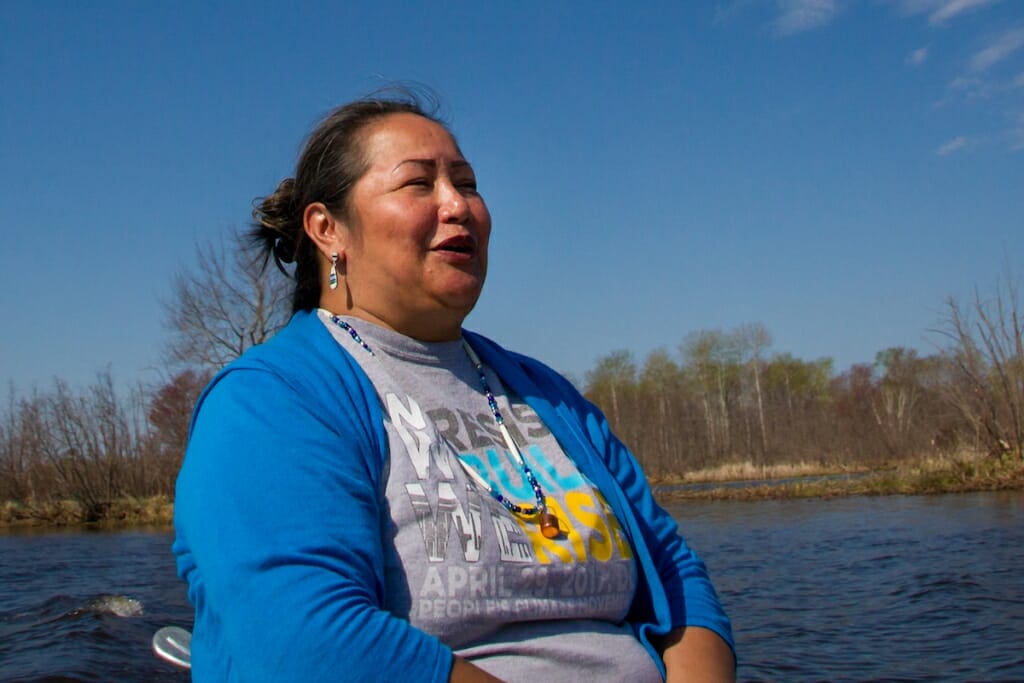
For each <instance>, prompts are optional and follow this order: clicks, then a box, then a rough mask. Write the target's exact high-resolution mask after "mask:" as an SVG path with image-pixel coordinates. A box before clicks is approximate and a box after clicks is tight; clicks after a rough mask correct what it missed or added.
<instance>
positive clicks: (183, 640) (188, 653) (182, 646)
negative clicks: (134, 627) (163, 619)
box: [153, 626, 192, 669]
mask: <svg viewBox="0 0 1024 683" xmlns="http://www.w3.org/2000/svg"><path fill="white" fill-rule="evenodd" d="M153 652H155V653H156V655H157V657H160V659H163V660H166V661H168V662H170V663H171V664H175V665H177V666H181V667H184V668H186V669H191V668H192V634H191V633H189V632H188V631H186V630H185V629H183V628H180V627H178V626H164V627H163V628H162V629H160V630H159V631H157V632H156V633H154V634H153Z"/></svg>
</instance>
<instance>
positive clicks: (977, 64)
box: [970, 26, 1024, 71]
mask: <svg viewBox="0 0 1024 683" xmlns="http://www.w3.org/2000/svg"><path fill="white" fill-rule="evenodd" d="M1022 47H1024V26H1018V27H1017V28H1015V29H1012V30H1010V31H1007V32H1005V33H1003V34H1002V35H1001V36H999V37H998V38H996V39H995V40H993V41H992V43H991V44H989V45H988V46H987V47H986V48H985V49H983V50H981V51H979V52H977V53H976V54H975V55H974V56H973V57H971V62H970V66H971V70H972V71H985V70H987V69H989V68H991V67H992V66H994V65H996V64H998V63H999V62H1001V61H1003V60H1004V59H1006V58H1007V57H1009V56H1010V55H1012V54H1013V53H1014V52H1016V51H1017V50H1019V49H1021V48H1022Z"/></svg>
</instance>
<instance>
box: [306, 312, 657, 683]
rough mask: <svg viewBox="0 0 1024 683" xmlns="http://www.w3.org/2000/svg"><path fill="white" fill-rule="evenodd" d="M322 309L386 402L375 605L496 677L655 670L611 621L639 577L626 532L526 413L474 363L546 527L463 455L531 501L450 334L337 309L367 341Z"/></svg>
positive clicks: (626, 631) (645, 675)
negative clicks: (394, 327) (424, 338)
mask: <svg viewBox="0 0 1024 683" xmlns="http://www.w3.org/2000/svg"><path fill="white" fill-rule="evenodd" d="M319 315H320V318H321V320H322V321H323V323H324V325H325V326H326V327H327V329H328V330H329V331H330V332H331V334H332V335H333V336H334V338H335V339H336V340H337V341H338V343H339V344H341V345H342V347H343V348H345V350H347V351H348V352H349V354H351V355H352V356H353V357H354V358H355V360H356V361H357V362H358V363H359V364H360V366H361V367H362V368H363V370H364V371H366V374H367V375H368V376H369V378H370V380H371V381H372V382H373V385H374V387H375V389H376V390H377V394H378V396H379V398H380V401H381V405H382V407H383V411H384V415H385V427H386V430H387V435H388V442H389V449H390V459H389V468H390V470H389V472H388V476H387V488H386V498H387V503H388V506H389V513H390V518H391V521H392V525H391V528H390V530H389V534H388V535H389V538H388V539H386V542H385V565H386V566H385V568H384V574H385V582H386V585H385V603H386V604H385V607H386V609H388V610H389V611H390V612H392V613H393V614H395V615H397V616H399V617H402V618H404V619H408V620H409V622H410V623H411V624H412V625H414V626H416V627H417V628H419V629H422V630H423V631H426V632H427V633H431V634H433V635H435V636H437V637H438V638H440V639H441V640H442V641H443V642H445V643H446V644H447V645H449V646H450V647H451V648H452V649H453V650H455V652H456V653H457V654H459V655H460V656H462V657H465V658H466V659H469V660H470V661H472V662H473V663H474V664H476V665H477V666H479V667H481V668H483V669H486V670H487V671H489V672H491V673H492V674H494V675H495V676H497V677H499V678H501V679H503V680H506V681H520V680H521V681H531V683H532V682H533V681H536V680H544V678H543V677H548V678H549V679H551V680H558V679H559V677H561V679H563V680H577V679H584V678H586V679H590V680H594V681H626V680H628V681H637V682H643V681H660V680H661V676H660V674H659V672H658V669H657V667H656V665H655V663H654V661H653V660H652V659H651V657H650V655H649V654H648V653H647V651H646V650H645V649H644V647H643V646H642V645H641V644H640V643H639V641H638V640H637V639H636V637H635V636H634V635H633V631H632V628H631V627H630V626H629V624H627V623H625V622H624V621H623V620H624V618H625V615H626V613H627V611H628V610H629V606H630V603H631V602H632V599H633V593H634V591H635V589H636V564H635V561H634V559H633V555H632V552H631V550H630V548H629V544H628V543H627V542H626V540H625V536H624V534H623V532H622V530H621V527H620V526H619V523H618V521H617V520H616V518H615V515H614V514H613V513H612V511H611V509H610V507H609V506H608V504H607V503H606V502H605V500H604V498H603V497H602V496H601V494H600V492H599V491H598V490H597V489H596V488H595V487H594V486H593V484H591V483H590V481H588V480H587V478H586V477H584V476H583V475H582V474H581V473H580V472H579V470H578V469H577V468H576V466H575V465H574V464H573V462H572V461H571V460H569V458H568V457H567V456H566V455H565V453H564V451H563V450H562V448H561V446H559V444H558V442H557V441H556V440H555V439H554V437H553V436H552V434H551V432H550V431H549V430H548V428H547V427H545V426H544V424H543V422H542V421H541V420H540V418H539V417H538V416H537V414H536V413H535V412H534V411H533V410H532V409H531V408H530V407H529V406H528V405H527V404H526V403H524V402H523V401H522V400H521V399H520V398H519V397H517V396H515V395H509V394H507V393H506V391H505V389H504V387H503V386H502V384H501V382H500V381H499V379H498V377H497V376H496V375H494V373H493V372H491V371H490V369H486V375H487V380H488V383H489V384H490V387H491V391H492V392H493V393H494V396H495V398H496V399H497V402H498V406H499V410H500V411H501V413H502V415H503V416H504V419H505V424H506V426H507V427H508V428H509V431H511V432H512V434H513V436H514V438H515V440H516V442H517V443H518V445H519V448H520V450H521V451H522V454H523V457H524V458H525V460H526V462H527V464H528V465H529V467H530V469H531V470H532V471H533V473H534V476H535V477H536V479H537V481H538V483H540V485H541V488H542V489H543V491H544V495H545V499H546V502H547V505H548V509H549V510H550V511H551V512H553V513H554V514H555V515H556V516H557V517H558V520H559V528H560V529H561V530H562V532H563V533H562V534H561V535H560V536H559V537H557V538H554V539H548V538H545V537H544V536H543V535H542V534H541V532H540V528H539V524H538V520H537V519H536V517H524V516H522V515H517V514H513V513H511V512H510V511H508V510H507V509H505V508H504V507H503V506H502V505H501V504H500V503H499V502H498V501H497V500H495V499H494V498H493V497H492V495H491V494H490V493H489V492H488V491H487V490H486V489H484V488H482V487H481V486H480V485H479V484H478V483H477V482H476V481H475V480H474V479H473V478H472V477H471V476H469V475H468V474H467V473H466V471H465V469H464V467H466V466H468V467H473V468H475V469H476V470H477V472H479V473H480V474H481V475H482V476H483V478H484V479H485V480H486V481H487V482H489V483H490V484H491V485H492V486H495V487H496V488H497V489H498V490H499V491H500V492H501V494H502V495H504V496H505V497H506V498H509V499H510V500H512V501H513V502H515V503H518V504H519V505H521V506H523V507H526V506H532V505H534V504H535V497H534V493H533V490H532V489H531V487H530V485H529V483H528V482H527V480H526V477H525V475H524V473H523V471H522V469H521V468H520V467H519V465H518V464H517V462H516V461H515V459H514V458H512V456H511V455H510V454H509V452H508V449H507V448H506V446H505V442H504V439H503V438H502V436H501V434H500V432H499V431H498V429H497V424H496V422H495V418H494V415H493V413H492V411H491V410H490V408H489V406H488V403H487V399H486V397H485V396H484V394H483V392H482V390H481V389H480V381H479V375H478V373H477V371H476V368H475V367H474V366H473V365H472V363H471V361H470V360H469V358H468V356H467V355H466V353H465V351H464V349H463V348H462V343H461V342H441V343H424V342H419V341H416V340H414V339H410V338H408V337H405V336H402V335H400V334H398V333H395V332H393V331H391V330H387V329H384V328H381V327H378V326H376V325H373V324H372V323H369V322H366V321H363V320H360V319H358V318H343V319H344V320H345V321H346V322H347V323H349V324H350V325H351V326H352V327H353V328H354V329H355V330H356V331H357V332H358V334H359V335H360V337H361V338H362V339H363V341H365V342H366V344H367V346H369V348H370V349H372V350H373V354H372V355H371V353H369V352H367V351H366V350H365V349H364V348H362V346H361V345H360V344H358V343H357V342H356V341H355V340H354V339H353V338H352V337H351V335H350V334H349V333H348V332H347V331H345V330H343V329H341V328H340V327H339V326H338V325H337V324H335V323H334V322H333V321H332V320H331V315H330V314H329V313H328V312H327V311H324V310H320V311H319ZM460 460H461V461H462V463H464V464H462V463H460V462H459V461H460ZM538 677H542V678H538Z"/></svg>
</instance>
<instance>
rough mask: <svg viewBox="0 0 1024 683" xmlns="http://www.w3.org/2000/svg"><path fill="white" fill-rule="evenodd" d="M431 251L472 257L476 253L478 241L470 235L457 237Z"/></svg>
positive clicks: (443, 242)
mask: <svg viewBox="0 0 1024 683" xmlns="http://www.w3.org/2000/svg"><path fill="white" fill-rule="evenodd" d="M431 251H437V252H442V253H445V254H453V255H460V256H465V257H470V256H473V254H474V253H476V240H474V239H473V238H472V237H470V236H469V235H457V236H455V237H449V238H448V239H446V240H444V241H442V242H441V243H440V244H437V245H436V246H434V247H432V248H431Z"/></svg>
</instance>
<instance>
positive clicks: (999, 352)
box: [937, 276, 1024, 460]
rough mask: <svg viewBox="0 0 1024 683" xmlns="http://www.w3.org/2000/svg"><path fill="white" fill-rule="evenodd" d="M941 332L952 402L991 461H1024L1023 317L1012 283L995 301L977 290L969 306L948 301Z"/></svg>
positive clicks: (999, 288)
mask: <svg viewBox="0 0 1024 683" xmlns="http://www.w3.org/2000/svg"><path fill="white" fill-rule="evenodd" d="M943 323H944V324H943V326H942V327H941V328H940V329H939V330H937V332H939V333H940V334H941V335H943V336H944V337H945V338H946V339H947V340H948V341H949V342H950V345H949V347H948V348H947V349H946V350H945V354H946V357H947V358H948V359H949V361H950V362H951V364H952V366H953V368H954V373H955V378H954V381H952V382H949V383H948V384H947V388H946V391H947V392H948V396H949V399H950V401H951V402H952V403H953V405H955V406H956V408H957V409H958V410H959V412H960V414H961V415H962V416H963V418H964V419H965V420H966V421H967V422H968V423H969V424H970V425H971V427H972V428H973V431H974V433H975V435H976V438H977V439H978V440H979V441H980V442H981V445H982V446H983V447H984V448H985V449H986V450H987V451H988V452H989V453H991V454H993V455H1002V454H1004V453H1011V454H1013V456H1014V457H1016V458H1017V459H1018V460H1019V459H1024V311H1022V309H1021V302H1020V298H1019V290H1018V288H1017V285H1016V284H1015V283H1014V281H1013V280H1012V278H1011V277H1009V276H1007V278H1006V283H1005V284H1002V285H999V284H997V286H996V289H995V294H994V296H993V297H992V298H991V299H985V298H983V297H982V295H981V294H980V293H979V292H978V291H977V290H976V291H975V293H974V299H973V301H972V302H971V304H970V305H969V306H962V305H961V304H959V303H957V302H956V301H955V300H954V299H953V298H949V299H947V300H946V316H945V319H944V320H943Z"/></svg>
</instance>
